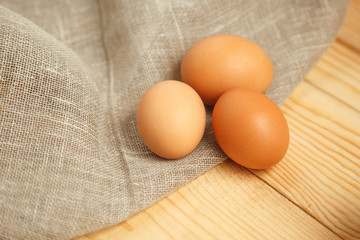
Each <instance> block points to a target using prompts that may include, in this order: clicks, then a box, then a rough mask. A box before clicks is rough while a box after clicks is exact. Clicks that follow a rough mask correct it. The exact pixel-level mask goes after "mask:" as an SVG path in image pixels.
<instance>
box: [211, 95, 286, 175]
mask: <svg viewBox="0 0 360 240" xmlns="http://www.w3.org/2000/svg"><path fill="white" fill-rule="evenodd" d="M212 124H213V130H214V134H215V137H216V140H217V142H218V143H219V145H220V147H221V149H222V150H223V151H224V152H225V153H226V154H227V156H228V157H229V158H231V159H232V160H234V161H235V162H237V163H238V164H240V165H242V166H245V167H248V168H253V169H265V168H269V167H271V166H273V165H274V164H276V163H278V162H279V161H280V160H281V159H282V158H283V157H284V155H285V154H286V151H287V149H288V145H289V129H288V125H287V122H286V119H285V117H284V115H283V114H282V112H281V110H280V109H279V107H278V106H277V105H276V104H275V103H274V102H273V101H271V100H270V99H269V98H268V97H266V96H265V95H264V94H262V93H259V92H257V91H254V90H250V89H245V88H236V89H232V90H229V91H227V92H226V93H224V94H223V95H222V96H221V97H220V98H219V100H218V101H217V102H216V104H215V107H214V110H213V115H212Z"/></svg>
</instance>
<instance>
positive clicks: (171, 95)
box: [136, 80, 206, 159]
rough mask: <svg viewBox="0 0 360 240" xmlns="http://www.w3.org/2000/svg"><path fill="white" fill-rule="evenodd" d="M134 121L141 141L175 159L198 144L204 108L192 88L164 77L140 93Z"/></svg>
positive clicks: (162, 154) (162, 155)
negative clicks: (163, 79)
mask: <svg viewBox="0 0 360 240" xmlns="http://www.w3.org/2000/svg"><path fill="white" fill-rule="evenodd" d="M136 121H137V127H138V131H139V134H140V136H141V138H142V140H143V142H144V143H145V145H146V146H147V147H148V148H149V149H150V150H151V151H152V152H154V153H155V154H157V155H158V156H160V157H163V158H166V159H177V158H181V157H184V156H186V155H188V154H189V153H191V152H192V151H193V150H194V149H195V148H196V146H197V145H198V144H199V142H200V140H201V138H202V136H203V134H204V131H205V124H206V112H205V107H204V103H203V102H202V100H201V98H200V96H199V95H198V94H197V93H196V91H195V90H194V89H192V88H191V87H190V86H189V85H187V84H185V83H183V82H180V81H176V80H166V81H162V82H159V83H157V84H155V85H154V86H152V87H151V88H150V89H148V90H147V91H146V92H145V94H144V95H143V96H142V97H141V100H140V102H139V104H138V107H137V112H136Z"/></svg>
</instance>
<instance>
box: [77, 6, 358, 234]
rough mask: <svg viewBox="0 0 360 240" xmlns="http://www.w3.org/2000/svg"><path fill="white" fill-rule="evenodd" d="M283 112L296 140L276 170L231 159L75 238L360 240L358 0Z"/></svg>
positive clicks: (292, 140) (283, 108)
mask: <svg viewBox="0 0 360 240" xmlns="http://www.w3.org/2000/svg"><path fill="white" fill-rule="evenodd" d="M281 109H282V111H283V112H284V113H285V116H286V118H287V120H288V123H289V127H290V135H291V140H290V147H289V150H288V153H287V155H286V156H285V158H284V159H283V160H282V161H281V162H280V163H279V164H278V165H276V166H275V167H273V168H271V169H269V170H265V171H252V170H249V169H246V168H243V167H240V166H238V165H236V164H234V163H233V162H232V161H230V160H228V161H225V162H224V163H223V164H220V165H218V166H216V167H214V168H213V169H211V170H210V171H208V172H206V173H205V174H203V175H202V176H200V177H198V178H197V179H195V180H193V181H192V182H190V183H188V184H186V185H185V186H184V187H182V188H180V189H178V190H177V191H175V192H174V193H172V194H170V195H169V196H167V197H166V198H164V199H162V200H160V201H159V202H158V203H156V204H155V205H153V206H151V207H149V208H147V209H145V210H144V211H142V212H139V213H137V214H136V215H134V216H132V217H130V218H128V219H127V220H126V221H124V222H122V223H119V224H118V225H116V226H113V227H110V228H108V229H104V230H101V231H98V232H94V233H89V234H86V235H84V236H81V237H78V238H76V239H77V240H102V239H107V240H115V239H123V240H125V239H147V240H148V239H226V240H227V239H317V240H318V239H360V137H359V136H360V1H359V0H353V1H351V2H350V6H349V9H348V13H347V17H346V19H345V22H344V25H343V27H342V29H341V31H340V32H339V35H338V37H337V39H336V41H335V42H334V43H333V45H332V46H331V48H330V49H329V50H328V51H327V52H326V54H325V55H324V56H323V57H322V58H321V60H320V61H319V62H318V63H317V64H316V66H315V67H314V68H313V69H312V71H311V72H310V73H309V74H308V75H307V77H306V78H305V80H304V81H303V82H302V83H301V84H300V85H299V86H298V87H297V88H296V90H295V91H294V92H293V94H292V95H291V96H290V97H289V99H287V101H286V102H285V103H284V104H283V106H282V107H281Z"/></svg>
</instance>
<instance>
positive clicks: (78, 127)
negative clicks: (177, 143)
mask: <svg viewBox="0 0 360 240" xmlns="http://www.w3.org/2000/svg"><path fill="white" fill-rule="evenodd" d="M346 7H347V1H332V0H328V1H325V0H318V1H315V0H302V1H286V0H277V1H246V0H238V1H232V0H202V1H195V0H182V1H177V0H172V1H150V0H146V1H133V0H103V1H92V0H76V1H73V0H71V1H70V0H51V1H48V0H32V1H26V0H23V1H13V0H7V1H6V0H0V144H1V145H0V238H1V239H67V238H70V237H74V236H77V235H81V234H84V233H87V232H90V231H94V230H97V229H101V228H104V227H107V226H110V225H112V224H115V223H118V222H120V221H122V220H124V219H126V218H127V217H129V216H130V215H132V214H134V213H135V212H137V211H140V210H141V209H144V208H145V207H147V206H149V205H151V204H153V203H154V202H155V201H157V200H159V199H161V198H162V197H164V196H165V195H167V194H169V193H170V192H172V191H174V190H175V189H176V188H178V187H180V186H182V185H183V184H184V183H186V182H187V181H189V180H191V179H193V178H195V177H196V176H198V175H200V174H201V173H203V172H204V171H206V170H208V169H209V168H211V167H213V166H215V165H216V164H219V163H220V162H222V161H223V160H224V159H226V156H225V155H224V154H223V153H222V152H221V150H220V148H219V147H218V145H217V143H216V141H215V138H214V136H213V132H212V129H211V109H210V108H208V109H207V127H206V131H205V134H204V138H203V140H202V141H201V142H200V144H199V146H198V147H197V148H196V149H195V151H194V152H193V153H191V154H190V155H188V156H186V157H185V158H183V159H178V160H164V159H161V158H159V157H157V156H155V155H154V154H153V153H152V152H151V151H149V149H147V148H146V146H145V145H144V144H143V142H142V141H141V139H140V137H139V134H138V132H137V128H136V120H135V112H136V107H137V104H138V102H139V100H140V98H141V96H142V94H143V93H144V92H145V91H146V90H147V89H148V88H149V87H151V86H152V85H153V84H155V83H156V82H159V81H163V80H167V79H177V80H180V79H181V78H180V63H181V59H182V57H183V56H184V54H185V51H186V50H187V49H188V48H189V47H190V46H191V45H192V44H194V43H195V42H196V41H198V40H200V39H202V38H204V37H207V36H209V35H213V34H233V35H238V36H242V37H245V38H248V39H250V40H252V41H254V42H256V43H257V44H258V45H260V46H261V47H262V48H263V49H264V50H265V51H266V52H267V53H268V54H269V55H270V58H271V60H272V62H273V64H274V70H275V76H274V79H273V82H272V84H271V86H270V88H269V90H268V91H267V93H266V94H267V95H268V96H269V97H270V98H271V99H273V100H274V101H275V102H276V103H277V104H279V105H280V104H281V103H282V102H283V101H284V100H285V99H286V98H287V97H288V96H289V94H290V93H291V91H292V90H293V89H294V88H295V87H296V85H297V84H298V83H299V82H300V81H301V80H302V79H303V78H304V76H305V74H306V73H307V72H308V71H309V70H310V68H311V67H312V66H313V65H314V64H315V63H316V61H317V60H318V59H319V58H320V56H321V55H322V54H323V53H324V51H325V50H326V49H327V48H328V47H329V45H330V44H331V43H332V42H333V40H334V38H335V36H336V34H337V31H338V30H339V28H340V26H341V24H342V20H343V17H344V15H345V12H346Z"/></svg>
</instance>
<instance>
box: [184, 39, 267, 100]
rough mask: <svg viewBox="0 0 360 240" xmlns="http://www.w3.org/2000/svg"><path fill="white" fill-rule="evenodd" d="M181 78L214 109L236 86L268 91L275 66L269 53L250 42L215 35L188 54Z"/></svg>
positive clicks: (194, 47) (198, 43)
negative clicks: (218, 101)
mask: <svg viewBox="0 0 360 240" xmlns="http://www.w3.org/2000/svg"><path fill="white" fill-rule="evenodd" d="M181 77H182V81H184V82H185V83H187V84H189V85H190V86H191V87H193V88H194V89H195V90H196V91H197V93H198V94H199V95H200V97H201V98H202V99H203V101H204V103H205V104H208V105H211V106H213V105H214V104H215V102H216V100H217V99H218V98H219V97H220V96H221V94H223V93H224V92H225V91H227V90H230V89H232V88H235V87H246V88H250V89H253V90H256V91H259V92H265V91H266V89H267V88H268V87H269V85H270V83H271V81H272V78H273V67H272V63H271V60H270V58H269V57H268V55H267V54H266V53H265V51H264V50H263V49H261V48H260V47H259V46H258V45H256V44H255V43H253V42H251V41H250V40H247V39H245V38H241V37H238V36H233V35H215V36H210V37H207V38H204V39H202V40H200V41H199V42H197V43H195V44H194V45H193V46H192V47H191V48H190V49H189V50H188V51H187V52H186V54H185V56H184V58H183V61H182V63H181Z"/></svg>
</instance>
